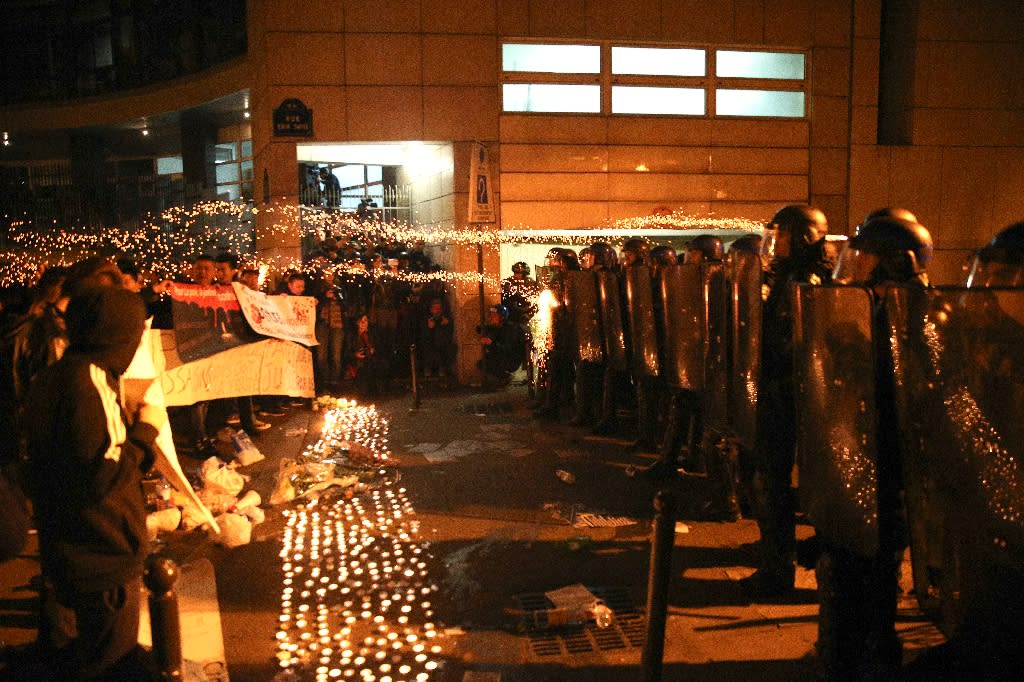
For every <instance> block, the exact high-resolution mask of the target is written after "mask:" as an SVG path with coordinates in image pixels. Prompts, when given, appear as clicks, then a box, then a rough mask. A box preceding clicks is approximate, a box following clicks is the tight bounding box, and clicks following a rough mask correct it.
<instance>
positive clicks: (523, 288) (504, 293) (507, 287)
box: [501, 261, 540, 326]
mask: <svg viewBox="0 0 1024 682" xmlns="http://www.w3.org/2000/svg"><path fill="white" fill-rule="evenodd" d="M539 293H540V285H539V284H538V283H537V281H536V280H535V279H533V278H532V277H530V266H529V265H527V264H526V262H525V261H519V262H517V263H514V264H513V265H512V276H511V277H506V278H505V279H503V280H502V281H501V304H502V305H503V306H505V307H506V308H508V310H509V316H510V318H511V319H512V321H513V322H515V323H516V324H519V325H524V326H525V325H526V324H528V323H529V321H530V318H532V317H533V316H534V314H535V313H536V312H537V303H536V299H537V294H539Z"/></svg>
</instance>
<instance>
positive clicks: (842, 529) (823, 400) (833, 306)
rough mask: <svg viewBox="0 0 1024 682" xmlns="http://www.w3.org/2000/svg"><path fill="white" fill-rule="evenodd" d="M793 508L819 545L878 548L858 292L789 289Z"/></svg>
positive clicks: (866, 321) (872, 410)
mask: <svg viewBox="0 0 1024 682" xmlns="http://www.w3.org/2000/svg"><path fill="white" fill-rule="evenodd" d="M793 348H794V350H793V356H794V358H793V360H794V373H795V376H794V380H795V386H796V390H795V400H796V405H795V409H796V414H797V453H798V464H799V466H800V503H801V507H802V508H803V509H804V511H805V512H806V514H807V516H808V517H809V518H810V520H811V522H812V523H813V524H814V527H815V529H816V530H817V532H818V534H819V535H821V536H822V537H823V538H824V539H826V540H829V541H831V542H833V543H836V544H839V545H841V546H843V547H847V548H848V549H850V550H852V551H855V552H857V553H858V554H860V555H862V556H865V557H870V556H874V555H875V554H876V553H877V551H878V548H879V542H878V539H879V530H878V476H877V461H878V459H877V450H876V437H877V434H876V423H877V412H876V406H875V375H876V372H875V352H874V348H873V344H872V301H871V295H870V293H869V292H868V291H867V290H866V289H863V288H860V287H829V286H812V285H803V284H802V285H797V286H795V287H793Z"/></svg>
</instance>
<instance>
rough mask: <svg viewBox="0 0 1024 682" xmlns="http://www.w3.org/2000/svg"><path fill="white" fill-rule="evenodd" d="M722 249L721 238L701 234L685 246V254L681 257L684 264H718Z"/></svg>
mask: <svg viewBox="0 0 1024 682" xmlns="http://www.w3.org/2000/svg"><path fill="white" fill-rule="evenodd" d="M723 252H724V249H723V248H722V238H721V237H716V236H714V235H711V234H702V235H698V236H696V237H694V238H693V239H692V240H691V241H690V243H689V244H687V245H686V254H685V256H684V257H683V262H684V263H704V262H719V261H721V260H722V256H723Z"/></svg>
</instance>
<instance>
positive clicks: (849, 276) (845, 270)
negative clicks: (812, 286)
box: [832, 244, 879, 284]
mask: <svg viewBox="0 0 1024 682" xmlns="http://www.w3.org/2000/svg"><path fill="white" fill-rule="evenodd" d="M878 263H879V258H878V254H876V253H869V252H867V251H861V250H860V249H857V248H854V247H851V246H850V245H849V244H847V245H846V246H845V247H843V250H842V252H841V253H840V254H839V262H838V263H836V267H835V270H833V271H832V281H833V282H835V283H836V284H868V283H870V282H871V281H872V275H873V274H874V272H875V268H877V267H878Z"/></svg>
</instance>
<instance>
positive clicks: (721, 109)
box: [715, 89, 805, 118]
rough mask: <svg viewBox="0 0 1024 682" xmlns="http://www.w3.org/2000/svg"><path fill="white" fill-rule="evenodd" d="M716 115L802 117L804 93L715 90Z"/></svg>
mask: <svg viewBox="0 0 1024 682" xmlns="http://www.w3.org/2000/svg"><path fill="white" fill-rule="evenodd" d="M715 114H717V115H718V116H779V117H783V118H802V117H803V116H804V115H805V113H804V93H802V92H787V91H784V90H721V89H720V90H716V91H715Z"/></svg>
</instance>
